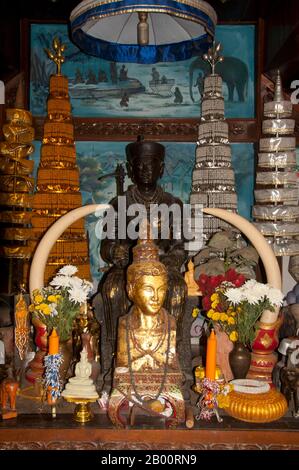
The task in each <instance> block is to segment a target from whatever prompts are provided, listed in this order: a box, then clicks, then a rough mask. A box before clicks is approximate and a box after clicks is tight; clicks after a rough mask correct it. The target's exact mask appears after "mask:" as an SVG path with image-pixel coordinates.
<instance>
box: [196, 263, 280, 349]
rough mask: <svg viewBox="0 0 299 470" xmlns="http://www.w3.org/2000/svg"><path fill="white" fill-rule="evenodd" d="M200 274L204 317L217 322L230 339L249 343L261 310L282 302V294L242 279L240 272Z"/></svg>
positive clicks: (271, 307) (270, 308)
mask: <svg viewBox="0 0 299 470" xmlns="http://www.w3.org/2000/svg"><path fill="white" fill-rule="evenodd" d="M203 276H205V275H201V277H200V279H199V286H200V288H201V289H202V291H203V293H204V294H205V295H204V298H203V306H204V309H205V311H206V315H207V317H208V318H209V319H210V320H211V322H212V323H213V324H216V325H219V327H220V328H221V330H223V331H224V332H225V333H226V334H227V335H228V336H229V339H230V340H231V341H233V342H235V341H240V342H241V343H243V344H245V345H247V346H250V345H251V343H252V342H253V340H254V338H255V334H256V322H257V320H258V319H259V318H260V316H261V315H262V313H263V311H264V310H271V311H274V310H275V308H276V307H279V306H281V305H282V303H283V294H282V292H281V291H280V290H279V289H274V288H273V287H271V286H269V285H268V284H261V283H259V282H257V281H255V280H254V279H250V280H249V281H246V282H245V278H244V276H242V275H239V274H237V273H236V272H235V271H234V270H229V271H227V273H226V274H225V276H222V275H221V276H211V279H206V277H203Z"/></svg>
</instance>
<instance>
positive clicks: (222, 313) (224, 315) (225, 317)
mask: <svg viewBox="0 0 299 470" xmlns="http://www.w3.org/2000/svg"><path fill="white" fill-rule="evenodd" d="M220 320H221V321H223V322H225V321H227V320H228V316H227V314H226V313H224V312H221V313H220Z"/></svg>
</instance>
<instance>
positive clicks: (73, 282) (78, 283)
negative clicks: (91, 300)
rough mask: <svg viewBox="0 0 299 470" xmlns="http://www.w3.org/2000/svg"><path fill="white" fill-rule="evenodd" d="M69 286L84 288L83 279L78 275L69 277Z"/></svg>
mask: <svg viewBox="0 0 299 470" xmlns="http://www.w3.org/2000/svg"><path fill="white" fill-rule="evenodd" d="M69 286H70V288H72V289H82V286H83V281H82V279H80V278H79V277H77V276H73V277H71V278H69Z"/></svg>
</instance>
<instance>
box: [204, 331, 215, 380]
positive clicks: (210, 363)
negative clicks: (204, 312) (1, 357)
mask: <svg viewBox="0 0 299 470" xmlns="http://www.w3.org/2000/svg"><path fill="white" fill-rule="evenodd" d="M216 349H217V340H216V335H215V331H214V330H212V331H211V333H210V336H209V338H208V345H207V359H206V378H207V379H210V380H215V377H216Z"/></svg>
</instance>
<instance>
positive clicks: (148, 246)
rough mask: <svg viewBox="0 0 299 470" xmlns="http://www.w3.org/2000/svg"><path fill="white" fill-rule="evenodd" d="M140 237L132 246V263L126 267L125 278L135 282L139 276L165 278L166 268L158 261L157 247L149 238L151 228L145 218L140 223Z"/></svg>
mask: <svg viewBox="0 0 299 470" xmlns="http://www.w3.org/2000/svg"><path fill="white" fill-rule="evenodd" d="M140 234H141V238H140V239H139V240H138V242H137V245H136V246H135V247H134V248H133V263H132V264H131V265H130V266H129V267H128V271H127V279H128V282H129V283H134V284H136V283H137V281H138V279H139V278H140V277H141V276H146V275H147V276H159V275H163V276H165V277H166V278H167V270H166V267H165V266H164V264H163V263H161V262H160V261H159V248H158V247H157V245H156V244H155V243H154V242H153V240H152V239H151V230H150V225H149V224H148V221H147V220H146V219H145V220H144V221H143V222H142V223H141V224H140Z"/></svg>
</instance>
